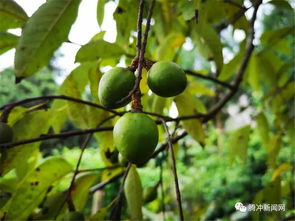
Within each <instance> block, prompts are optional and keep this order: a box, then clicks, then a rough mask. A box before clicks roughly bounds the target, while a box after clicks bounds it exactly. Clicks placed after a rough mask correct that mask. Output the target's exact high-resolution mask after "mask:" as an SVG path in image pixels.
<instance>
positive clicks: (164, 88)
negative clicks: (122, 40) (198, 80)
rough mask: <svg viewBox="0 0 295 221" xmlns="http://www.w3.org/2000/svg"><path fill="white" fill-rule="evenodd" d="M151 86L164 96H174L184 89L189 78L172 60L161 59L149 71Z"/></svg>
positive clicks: (155, 91)
mask: <svg viewBox="0 0 295 221" xmlns="http://www.w3.org/2000/svg"><path fill="white" fill-rule="evenodd" d="M148 85H149V88H150V89H151V90H152V91H153V92H154V93H155V94H157V95H159V96H162V97H173V96H176V95H178V94H180V93H181V92H183V91H184V89H185V88H186V85H187V79H186V75H185V73H184V71H183V70H182V69H181V67H179V66H178V65H177V64H175V63H173V62H171V61H159V62H157V63H155V64H153V66H152V67H151V69H150V70H149V73H148Z"/></svg>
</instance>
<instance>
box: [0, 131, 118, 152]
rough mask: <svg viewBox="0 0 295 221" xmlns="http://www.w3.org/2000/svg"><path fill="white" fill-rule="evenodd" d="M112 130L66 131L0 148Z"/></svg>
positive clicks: (7, 144)
mask: <svg viewBox="0 0 295 221" xmlns="http://www.w3.org/2000/svg"><path fill="white" fill-rule="evenodd" d="M112 130H113V127H102V128H91V129H84V130H72V131H67V132H63V133H59V134H46V135H41V136H40V137H36V138H30V139H25V140H19V141H15V142H9V143H4V144H0V148H2V147H4V148H11V147H15V146H19V145H23V144H28V143H34V142H38V141H44V140H50V139H56V138H66V137H72V136H78V135H83V134H90V133H96V132H102V131H112Z"/></svg>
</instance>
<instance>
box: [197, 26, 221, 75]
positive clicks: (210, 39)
mask: <svg viewBox="0 0 295 221" xmlns="http://www.w3.org/2000/svg"><path fill="white" fill-rule="evenodd" d="M192 28H193V30H192V37H193V40H194V42H195V43H196V45H197V47H198V49H199V48H200V49H201V48H203V50H201V51H200V52H201V53H202V55H203V56H204V57H205V58H207V59H208V60H214V62H215V65H216V68H217V70H221V69H222V66H223V55H222V45H221V42H220V38H219V36H218V35H217V33H216V32H215V30H214V29H213V28H212V27H211V26H209V24H207V23H203V24H194V25H193V27H192Z"/></svg>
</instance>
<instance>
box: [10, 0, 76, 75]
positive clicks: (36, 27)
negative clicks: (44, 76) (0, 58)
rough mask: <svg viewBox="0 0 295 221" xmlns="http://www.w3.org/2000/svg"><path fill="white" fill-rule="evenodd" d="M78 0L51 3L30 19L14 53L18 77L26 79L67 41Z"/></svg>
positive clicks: (48, 2) (51, 1) (52, 1)
mask: <svg viewBox="0 0 295 221" xmlns="http://www.w3.org/2000/svg"><path fill="white" fill-rule="evenodd" d="M80 1H81V0H62V1H61V0H50V1H47V2H46V3H45V4H43V5H42V6H41V7H40V8H39V9H38V10H37V11H36V12H35V13H34V14H33V15H32V17H30V19H29V20H28V22H27V23H26V26H25V28H24V29H23V32H22V35H21V37H20V40H19V43H18V45H17V47H16V53H15V60H14V64H15V69H16V76H17V77H18V78H24V77H28V76H30V75H32V74H34V73H35V72H36V71H38V70H39V69H41V68H42V67H44V66H45V65H46V64H48V62H49V60H50V58H51V57H52V55H53V52H54V51H55V50H56V49H57V48H58V47H59V46H60V45H61V44H62V43H63V42H64V41H66V40H67V36H68V33H69V31H70V28H71V25H72V24H73V23H74V21H75V19H76V16H77V11H78V6H79V4H80Z"/></svg>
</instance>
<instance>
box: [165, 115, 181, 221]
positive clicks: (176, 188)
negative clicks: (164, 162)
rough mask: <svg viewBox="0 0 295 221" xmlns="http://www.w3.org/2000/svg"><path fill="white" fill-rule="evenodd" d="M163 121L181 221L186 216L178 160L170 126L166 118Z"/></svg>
mask: <svg viewBox="0 0 295 221" xmlns="http://www.w3.org/2000/svg"><path fill="white" fill-rule="evenodd" d="M162 122H163V126H164V129H165V132H166V134H167V143H168V147H169V151H170V154H171V159H172V171H173V176H174V184H175V190H176V199H177V205H178V210H179V219H180V220H181V221H183V220H184V217H183V210H182V202H181V194H180V189H179V184H178V177H177V169H176V160H175V155H174V149H173V145H172V137H171V134H170V132H169V128H168V126H167V124H166V122H165V120H162Z"/></svg>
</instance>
